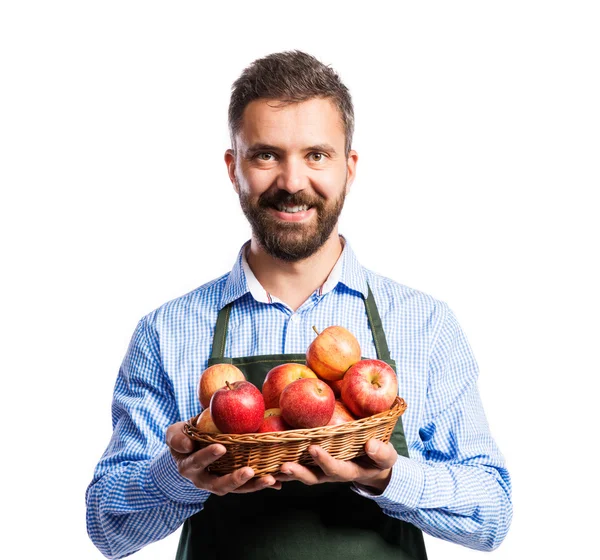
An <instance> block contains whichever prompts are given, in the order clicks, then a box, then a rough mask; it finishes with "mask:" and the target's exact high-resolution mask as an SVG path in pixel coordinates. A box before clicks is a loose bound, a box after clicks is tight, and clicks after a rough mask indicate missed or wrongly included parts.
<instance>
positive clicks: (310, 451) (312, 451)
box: [308, 447, 319, 457]
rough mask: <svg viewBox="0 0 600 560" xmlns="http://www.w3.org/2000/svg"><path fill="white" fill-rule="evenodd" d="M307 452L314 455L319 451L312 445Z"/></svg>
mask: <svg viewBox="0 0 600 560" xmlns="http://www.w3.org/2000/svg"><path fill="white" fill-rule="evenodd" d="M308 452H309V453H310V454H311V455H312V456H313V457H316V456H317V455H318V454H319V452H318V451H317V450H316V449H315V448H314V447H311V448H310V449H309V450H308Z"/></svg>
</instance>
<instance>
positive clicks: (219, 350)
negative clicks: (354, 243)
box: [210, 284, 390, 361]
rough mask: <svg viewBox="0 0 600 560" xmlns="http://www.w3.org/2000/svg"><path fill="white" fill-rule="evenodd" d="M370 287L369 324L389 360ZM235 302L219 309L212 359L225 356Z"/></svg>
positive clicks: (383, 356) (379, 349)
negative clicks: (232, 308)
mask: <svg viewBox="0 0 600 560" xmlns="http://www.w3.org/2000/svg"><path fill="white" fill-rule="evenodd" d="M367 287H368V289H369V295H368V296H367V298H366V299H365V298H364V296H363V299H364V302H365V308H366V310H367V317H368V318H369V325H370V327H371V332H372V333H373V340H374V341H375V349H376V351H377V358H379V359H380V360H384V361H385V360H389V359H390V351H389V348H388V345H387V340H386V338H385V332H384V330H383V325H382V323H381V317H380V316H379V310H378V309H377V304H376V303H375V298H374V297H373V292H372V291H371V286H369V285H368V284H367ZM232 304H233V302H231V303H228V304H227V305H226V306H225V307H223V308H222V309H221V310H220V311H219V315H218V316H217V325H216V327H215V335H214V338H213V345H212V351H211V355H210V357H211V359H221V358H223V357H224V356H225V342H226V341H227V327H228V325H229V316H230V314H231V305H232Z"/></svg>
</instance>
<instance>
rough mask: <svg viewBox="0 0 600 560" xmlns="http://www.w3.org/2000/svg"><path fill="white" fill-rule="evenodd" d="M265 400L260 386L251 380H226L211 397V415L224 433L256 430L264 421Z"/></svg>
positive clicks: (245, 432) (241, 432)
mask: <svg viewBox="0 0 600 560" xmlns="http://www.w3.org/2000/svg"><path fill="white" fill-rule="evenodd" d="M264 414H265V401H264V399H263V396H262V393H261V392H260V391H259V390H258V388H257V387H256V386H254V385H252V383H250V382H249V381H236V382H235V383H229V381H226V385H225V387H223V388H222V389H217V391H215V394H214V395H213V396H212V398H211V399H210V415H211V416H212V419H213V422H214V423H215V426H217V428H218V429H219V430H221V432H223V433H224V434H248V433H251V432H256V431H257V430H258V428H259V427H260V425H261V424H262V421H263V416H264Z"/></svg>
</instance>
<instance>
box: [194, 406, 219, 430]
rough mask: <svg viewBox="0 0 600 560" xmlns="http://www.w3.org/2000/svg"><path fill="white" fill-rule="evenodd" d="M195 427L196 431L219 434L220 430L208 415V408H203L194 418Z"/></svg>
mask: <svg viewBox="0 0 600 560" xmlns="http://www.w3.org/2000/svg"><path fill="white" fill-rule="evenodd" d="M196 428H197V429H198V431H200V432H203V433H205V434H220V433H221V430H219V428H217V427H216V426H215V423H214V422H213V419H212V417H211V415H210V408H205V409H204V410H203V411H202V414H200V416H198V420H196Z"/></svg>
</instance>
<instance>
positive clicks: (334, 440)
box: [183, 397, 406, 477]
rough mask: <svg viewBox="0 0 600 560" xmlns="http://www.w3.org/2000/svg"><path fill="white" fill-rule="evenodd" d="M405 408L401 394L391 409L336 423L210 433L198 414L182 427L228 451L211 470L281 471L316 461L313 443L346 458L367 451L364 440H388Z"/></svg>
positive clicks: (201, 440) (202, 443)
mask: <svg viewBox="0 0 600 560" xmlns="http://www.w3.org/2000/svg"><path fill="white" fill-rule="evenodd" d="M405 410H406V402H405V401H404V399H401V398H400V397H396V400H395V401H394V403H393V404H392V406H391V407H390V409H389V410H386V411H385V412H381V413H379V414H375V415H373V416H369V417H367V418H360V419H359V420H354V421H353V422H346V423H345V424H339V425H336V426H322V427H320V428H310V429H300V430H287V431H285V432H266V433H261V434H256V433H253V434H207V433H204V432H199V431H198V430H197V429H196V420H197V419H198V416H199V415H198V416H195V417H194V418H192V419H191V420H190V421H189V422H186V424H185V426H184V428H183V431H184V432H185V433H186V434H187V435H188V436H189V437H190V438H192V439H193V440H195V441H196V442H198V444H199V445H198V449H202V448H204V447H206V446H207V445H211V444H213V443H220V444H222V445H224V446H225V447H226V449H227V452H226V453H225V455H223V456H222V457H220V458H219V459H217V460H216V461H215V462H214V463H212V464H211V465H210V466H209V467H208V470H209V471H211V472H213V473H215V474H219V475H223V474H229V473H231V472H233V471H234V470H236V469H240V468H242V467H252V469H253V470H254V476H255V477H257V476H262V475H265V474H268V473H276V472H278V471H279V468H280V467H281V465H282V463H285V462H288V461H291V462H294V463H299V464H301V465H314V464H315V463H314V461H313V458H312V457H311V455H310V453H309V452H308V447H309V446H310V445H314V444H316V445H320V446H321V447H322V448H323V449H325V450H326V451H327V452H328V453H329V454H330V455H331V456H332V457H334V458H336V459H340V460H343V461H347V460H349V459H354V458H355V457H359V456H361V455H365V450H364V447H365V443H366V442H367V441H368V440H370V439H372V438H374V439H378V440H380V441H383V442H386V443H387V442H388V441H389V440H390V437H391V435H392V432H393V430H394V427H395V425H396V422H397V421H398V418H399V417H400V416H401V415H402V414H403V413H404V411H405Z"/></svg>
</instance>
